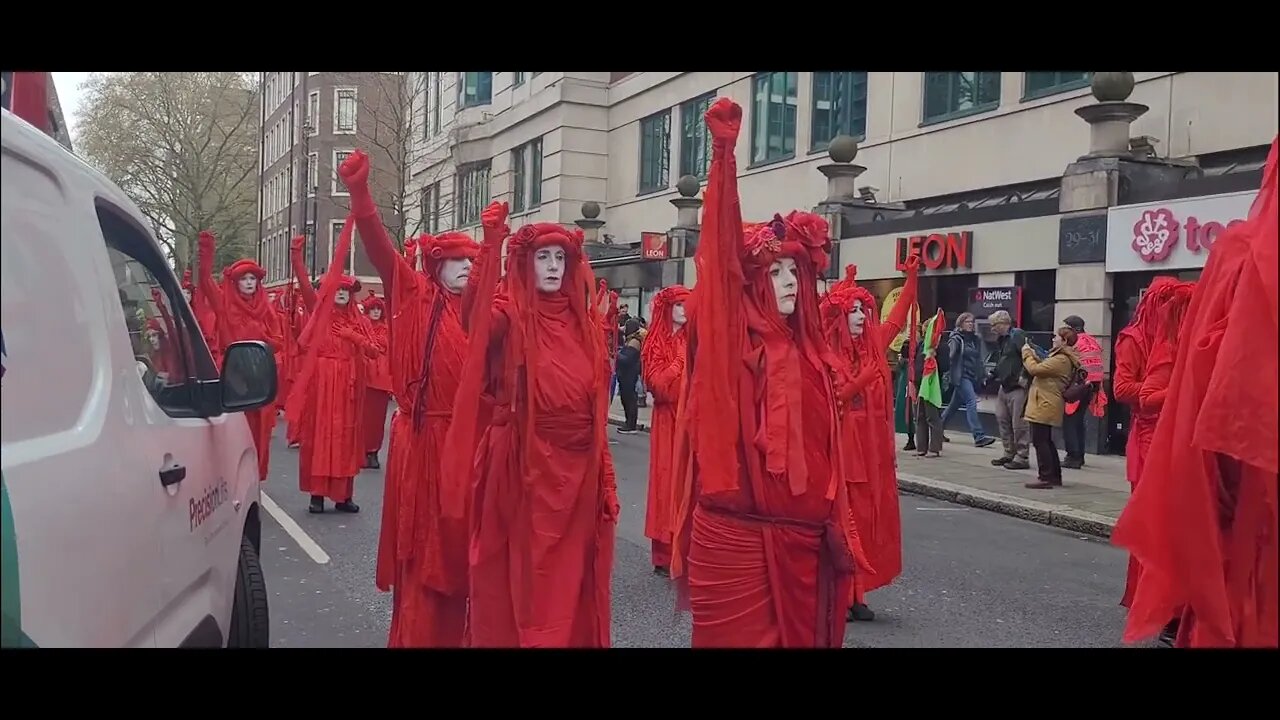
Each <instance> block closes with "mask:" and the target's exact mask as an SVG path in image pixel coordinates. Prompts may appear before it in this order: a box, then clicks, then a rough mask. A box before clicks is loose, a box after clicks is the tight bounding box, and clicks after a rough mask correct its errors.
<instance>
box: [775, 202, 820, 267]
mask: <svg viewBox="0 0 1280 720" xmlns="http://www.w3.org/2000/svg"><path fill="white" fill-rule="evenodd" d="M785 222H786V227H787V231H786V237H785V239H784V242H783V246H782V256H783V257H792V258H796V259H797V260H798V259H800V258H801V257H805V258H808V259H809V262H811V263H813V269H814V270H815V271H816V272H817V274H818V275H822V274H823V273H825V272H826V271H827V267H828V266H830V264H831V226H830V225H829V224H828V223H827V219H826V218H824V217H822V216H821V215H817V214H815V213H811V212H804V211H803V210H792V211H791V212H790V213H789V214H788V215H787V217H786V221H785Z"/></svg>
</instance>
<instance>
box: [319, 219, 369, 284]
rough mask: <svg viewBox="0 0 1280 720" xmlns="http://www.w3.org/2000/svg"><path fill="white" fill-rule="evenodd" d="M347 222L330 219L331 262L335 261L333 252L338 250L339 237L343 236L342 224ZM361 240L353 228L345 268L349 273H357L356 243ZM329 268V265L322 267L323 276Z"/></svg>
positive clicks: (321, 273)
mask: <svg viewBox="0 0 1280 720" xmlns="http://www.w3.org/2000/svg"><path fill="white" fill-rule="evenodd" d="M345 222H346V220H345V219H343V220H330V221H329V262H333V253H334V252H336V250H337V247H338V238H339V237H341V236H342V225H343V223H345ZM359 241H360V238H359V236H358V235H357V234H356V230H355V228H352V229H351V248H350V249H349V250H347V259H346V265H345V266H344V268H343V269H344V270H345V271H346V272H347V274H349V275H354V274H355V267H356V245H357V244H358V243H359ZM328 270H329V268H327V267H326V268H322V269H321V270H320V275H321V276H323V275H324V273H325V272H327V271H328Z"/></svg>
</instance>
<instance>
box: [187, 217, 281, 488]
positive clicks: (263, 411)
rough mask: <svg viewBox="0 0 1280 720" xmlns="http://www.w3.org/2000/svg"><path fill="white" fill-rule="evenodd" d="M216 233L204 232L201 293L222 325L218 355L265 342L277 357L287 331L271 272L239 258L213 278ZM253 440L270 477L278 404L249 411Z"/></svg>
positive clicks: (261, 468) (263, 473)
mask: <svg viewBox="0 0 1280 720" xmlns="http://www.w3.org/2000/svg"><path fill="white" fill-rule="evenodd" d="M216 242H217V241H216V240H215V239H214V236H213V233H211V232H208V231H204V232H201V233H200V240H199V252H200V288H199V290H200V293H201V294H202V295H203V296H204V298H205V300H206V301H207V302H208V303H209V307H210V309H212V311H213V315H214V317H215V318H216V324H217V327H218V354H219V356H221V354H222V352H223V351H224V350H225V349H226V348H227V346H229V345H230V344H231V343H233V342H239V341H242V340H256V341H259V342H264V343H266V344H267V347H269V348H271V350H272V352H274V353H276V354H277V356H278V355H279V353H280V352H281V350H283V348H284V332H283V329H282V328H281V327H280V322H279V317H278V315H277V314H276V312H275V310H273V309H272V308H271V305H270V303H268V302H267V293H266V291H265V290H263V289H262V278H264V277H266V275H267V271H266V270H263V269H262V266H260V265H258V263H256V262H254V261H253V260H250V259H248V258H245V259H243V260H237V261H235V262H234V263H232V264H231V265H230V266H229V267H227V268H226V269H225V270H223V272H222V285H221V287H219V286H218V284H217V283H215V282H214V281H213V256H214V251H215V243H216ZM245 418H246V419H248V421H249V429H250V430H251V431H252V433H253V443H254V446H255V447H256V448H257V451H258V477H259V479H260V480H263V481H265V480H266V479H267V471H268V469H269V468H270V464H271V463H270V461H271V433H272V431H273V430H274V429H275V426H276V407H275V404H274V403H273V404H271V405H268V406H266V407H263V408H259V409H257V410H250V411H249V412H247V413H245Z"/></svg>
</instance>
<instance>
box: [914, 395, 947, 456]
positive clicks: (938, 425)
mask: <svg viewBox="0 0 1280 720" xmlns="http://www.w3.org/2000/svg"><path fill="white" fill-rule="evenodd" d="M916 452H931V453H940V452H942V411H941V410H939V409H938V407H937V406H936V405H934V404H933V403H931V402H929V401H927V400H925V399H923V398H917V399H916Z"/></svg>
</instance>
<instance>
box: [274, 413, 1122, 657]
mask: <svg viewBox="0 0 1280 720" xmlns="http://www.w3.org/2000/svg"><path fill="white" fill-rule="evenodd" d="M282 434H283V426H278V427H277V438H276V441H275V442H274V444H273V447H272V459H271V473H270V477H269V478H268V480H267V482H266V483H265V484H264V486H263V490H264V493H265V494H266V495H267V496H268V497H269V498H270V501H267V500H264V506H265V507H266V509H267V511H268V512H267V516H268V517H269V518H271V519H269V520H267V521H265V522H264V523H263V546H262V562H263V567H264V570H265V573H266V577H267V589H268V592H269V596H270V602H271V605H270V612H271V644H272V646H273V647H293V648H301V647H307V648H314V647H385V646H386V640H387V629H388V626H389V624H390V618H391V607H390V594H387V593H381V592H379V591H378V590H377V589H376V588H375V587H374V584H373V576H374V565H375V562H376V557H377V540H378V530H379V524H380V522H381V505H382V488H383V475H382V472H381V471H370V470H366V471H363V472H362V473H361V474H360V476H359V477H358V478H357V479H356V493H355V500H356V502H357V503H358V504H359V505H360V506H361V512H360V513H359V514H357V515H344V514H338V513H333V512H326V513H324V514H322V515H311V514H309V513H308V512H307V502H308V498H307V496H305V495H303V494H302V493H301V492H299V490H298V485H297V451H295V450H289V449H287V448H286V447H285V445H284V443H283V441H282V440H281V436H282ZM611 440H612V441H613V443H612V448H611V449H612V451H613V457H614V463H615V466H616V469H617V475H618V493H619V501H620V504H621V506H622V514H621V518H620V521H619V526H618V535H617V537H618V542H617V550H616V554H615V558H614V571H613V644H614V646H615V647H620V648H625V647H688V646H689V639H690V623H689V618H688V616H687V615H685V614H683V613H678V612H676V610H675V596H674V592H673V590H672V588H671V585H670V583H669V582H668V581H666V580H665V579H663V578H660V577H658V576H656V575H654V574H653V571H652V567H651V565H650V560H649V541H648V539H647V538H645V537H644V510H645V503H646V497H647V487H648V442H649V438H648V435H647V434H644V433H639V434H635V435H617V434H615V435H614V437H613V438H611ZM957 442H958V441H957ZM957 442H953V443H950V444H949V445H948V446H947V449H945V450H944V454H943V459H944V460H946V459H948V458H950V457H951V456H952V455H954V456H956V458H957V459H960V458H963V457H964V456H965V454H964V453H962V452H961V451H960V450H959V448H958V446H957ZM953 448H954V451H953ZM385 457H386V452H385V449H384V451H383V462H384V463H385ZM920 462H922V463H923V462H927V461H920ZM932 462H933V463H935V464H936V463H938V461H937V460H934V461H932ZM959 464H962V465H963V464H964V463H963V462H961V463H959ZM901 507H902V524H903V541H904V548H903V553H904V561H905V562H904V564H905V571H904V573H903V575H902V576H901V577H899V578H898V579H897V581H895V582H894V583H893V584H891V585H890V586H889V587H887V588H883V589H881V590H878V591H876V592H874V593H871V594H870V595H869V597H868V602H869V604H870V605H871V607H872V608H873V609H874V610H875V611H876V613H877V618H876V620H875V621H874V622H870V623H850V624H849V625H848V628H847V634H846V639H845V645H846V646H847V647H1117V646H1119V638H1120V635H1121V630H1122V627H1123V623H1124V611H1123V609H1122V608H1120V607H1119V605H1118V601H1119V598H1120V594H1121V592H1122V590H1123V587H1124V577H1125V568H1126V562H1127V556H1126V555H1125V554H1124V552H1122V551H1121V550H1119V549H1117V548H1115V547H1112V546H1110V545H1109V544H1107V543H1106V542H1104V541H1101V540H1099V539H1097V538H1095V537H1093V536H1091V535H1089V534H1087V533H1082V532H1076V531H1071V530H1067V529H1063V528H1060V527H1053V526H1051V525H1047V524H1034V523H1028V522H1023V521H1021V520H1018V519H1015V518H1011V517H1007V516H1005V515H1002V514H998V513H991V512H984V511H982V510H979V509H976V508H972V507H967V506H964V505H957V504H954V503H950V502H943V501H940V500H937V499H934V498H930V497H922V496H916V495H903V496H902V506H901Z"/></svg>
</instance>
